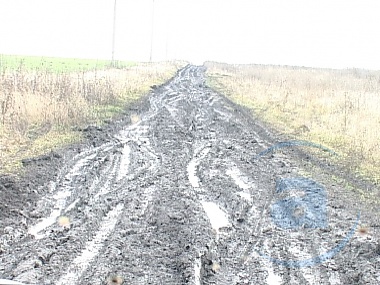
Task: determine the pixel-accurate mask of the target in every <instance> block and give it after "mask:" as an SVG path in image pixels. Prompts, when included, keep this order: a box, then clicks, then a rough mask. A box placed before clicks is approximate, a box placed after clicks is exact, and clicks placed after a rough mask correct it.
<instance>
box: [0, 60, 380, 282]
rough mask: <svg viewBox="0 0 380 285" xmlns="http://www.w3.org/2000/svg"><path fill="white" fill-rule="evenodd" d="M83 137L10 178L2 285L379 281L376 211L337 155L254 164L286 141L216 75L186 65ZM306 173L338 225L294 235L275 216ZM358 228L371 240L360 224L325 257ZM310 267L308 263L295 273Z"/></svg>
mask: <svg viewBox="0 0 380 285" xmlns="http://www.w3.org/2000/svg"><path fill="white" fill-rule="evenodd" d="M132 114H133V116H132V117H131V115H132ZM81 131H83V132H84V133H85V134H86V136H87V141H86V143H85V144H81V145H73V146H71V147H69V148H67V149H63V150H59V151H56V152H54V153H51V154H49V155H46V156H43V157H40V158H37V159H29V160H25V161H24V162H23V164H24V166H25V174H24V176H23V177H22V178H14V177H1V179H0V195H1V200H0V215H1V221H0V226H1V229H0V247H1V248H0V278H4V279H10V280H14V281H19V282H23V283H24V284H107V282H110V281H109V280H110V278H112V276H119V277H121V278H122V279H123V282H124V283H123V284H196V285H201V284H202V285H203V284H223V285H224V284H225V285H231V284H236V285H238V284H239V285H240V284H379V283H380V247H379V227H380V222H379V218H378V209H377V208H376V206H374V205H372V204H371V205H368V204H366V203H365V202H363V201H361V200H360V199H359V198H358V195H357V194H356V193H355V192H353V191H349V190H348V189H346V187H345V183H344V177H343V178H342V181H343V182H339V181H337V180H333V179H331V176H332V175H331V173H332V172H331V168H334V167H333V166H331V164H330V163H329V157H328V155H326V154H322V155H321V156H320V157H319V156H318V155H316V154H314V155H316V156H318V161H319V163H315V160H314V159H312V158H311V155H309V154H308V153H307V149H305V148H301V149H298V148H289V149H286V150H282V151H276V152H273V153H270V154H268V155H265V156H263V157H262V158H260V159H256V160H255V159H253V158H255V157H257V155H258V154H259V153H262V152H263V151H264V150H265V149H267V148H269V147H270V146H272V145H273V144H275V143H277V142H279V141H281V140H282V139H283V137H281V136H280V135H278V134H275V133H273V132H272V131H271V130H270V129H269V128H268V127H266V126H265V125H264V124H262V123H261V122H260V121H259V120H257V119H254V118H252V117H251V116H250V115H249V114H248V112H247V111H246V110H244V109H242V108H240V107H238V106H236V105H235V104H233V103H232V102H230V101H229V100H228V99H226V98H225V97H224V96H222V95H221V94H218V93H217V92H215V91H214V90H212V89H210V88H209V87H207V86H206V84H205V68H204V67H197V66H191V65H189V66H187V67H185V68H184V69H182V70H180V71H179V72H178V73H177V75H176V76H175V77H174V78H173V79H172V80H170V81H169V82H167V83H166V84H164V85H162V86H154V87H152V91H151V93H150V94H149V96H147V98H146V99H144V100H143V101H141V102H139V104H137V105H136V106H134V109H129V110H126V111H125V114H124V116H122V117H121V118H120V119H118V120H116V121H114V122H110V123H109V124H108V125H106V126H104V127H102V128H98V127H88V128H85V129H82V130H81ZM321 161H322V162H324V163H321ZM326 165H328V166H329V167H325V166H326ZM336 169H339V168H336ZM305 176H306V177H309V178H310V179H313V180H315V181H318V183H321V184H323V186H324V188H325V191H326V197H325V200H326V201H324V202H325V203H326V215H327V217H328V226H327V227H324V228H307V227H305V228H302V229H297V230H295V229H283V228H281V227H279V226H278V225H276V223H274V220H273V215H271V214H272V213H271V209H272V208H271V205H273V204H275V203H276V201H278V200H279V199H282V198H283V197H281V196H280V195H279V194H278V193H277V192H276V181H278V179H279V178H292V177H305ZM366 191H376V189H375V188H374V189H371V188H367V190H366ZM322 202H323V201H322ZM322 202H321V203H322ZM358 212H359V213H360V222H359V221H358V220H357V216H358ZM301 214H302V213H301ZM60 217H65V218H64V219H62V218H61V219H60ZM356 222H358V223H359V224H365V225H367V226H368V229H369V230H368V232H364V233H363V235H359V234H357V233H356V228H354V235H353V236H352V237H351V238H350V239H349V240H348V242H347V243H346V244H345V246H344V247H342V248H341V249H340V250H339V251H338V252H336V253H335V254H334V255H333V256H329V258H327V259H326V260H322V259H323V258H319V259H318V258H316V257H318V256H323V254H324V253H326V252H328V251H329V250H331V249H333V248H336V247H337V245H339V243H340V242H342V241H344V239H345V237H346V236H347V234H348V233H349V232H350V229H351V228H352V227H353V225H355V223H356ZM299 260H309V264H308V263H307V262H306V264H308V266H291V265H295V264H296V265H300V264H301V263H300V262H296V261H299ZM310 260H312V261H313V262H312V264H311V263H310ZM280 261H281V262H280ZM315 261H316V262H315ZM322 261H323V262H322ZM301 265H302V264H301ZM107 280H108V281H107ZM115 280H116V279H115ZM110 284H116V283H112V282H111V283H110Z"/></svg>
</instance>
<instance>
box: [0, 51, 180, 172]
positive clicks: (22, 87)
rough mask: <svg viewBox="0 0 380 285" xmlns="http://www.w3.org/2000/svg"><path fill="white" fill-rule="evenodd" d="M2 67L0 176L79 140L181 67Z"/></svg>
mask: <svg viewBox="0 0 380 285" xmlns="http://www.w3.org/2000/svg"><path fill="white" fill-rule="evenodd" d="M0 64H1V65H0V173H9V172H16V171H18V170H19V169H20V168H19V167H20V165H21V161H22V159H24V158H28V157H33V156H37V155H41V154H43V153H46V152H49V151H51V150H53V149H55V148H57V147H61V146H63V145H65V144H69V143H73V142H77V141H80V140H81V132H79V131H77V130H78V129H80V128H81V127H84V126H87V125H102V124H104V123H105V122H107V121H109V120H110V119H112V118H113V117H115V116H117V115H119V114H120V113H122V112H123V110H124V109H125V108H126V107H127V106H128V104H132V103H133V102H135V101H136V100H138V99H139V98H141V97H142V96H143V95H145V94H147V93H148V91H149V89H150V86H152V85H157V84H161V83H163V82H165V81H167V80H168V79H169V78H171V77H172V76H173V75H174V74H175V72H176V71H177V69H178V68H180V67H181V66H183V65H184V63H180V62H163V63H130V62H117V63H116V67H117V68H116V67H113V66H115V64H111V62H110V61H99V60H82V59H61V58H44V57H21V56H9V55H1V56H0ZM131 119H132V120H135V116H132V118H131Z"/></svg>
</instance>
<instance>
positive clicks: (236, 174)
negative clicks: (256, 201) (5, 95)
mask: <svg viewBox="0 0 380 285" xmlns="http://www.w3.org/2000/svg"><path fill="white" fill-rule="evenodd" d="M226 174H227V175H228V176H229V177H231V178H232V179H233V180H234V182H235V184H236V185H237V186H239V188H241V189H243V190H247V189H249V188H251V186H249V185H248V184H247V183H246V182H244V181H243V179H242V177H243V174H242V173H241V172H240V170H239V169H238V168H236V167H234V168H232V169H228V170H227V171H226Z"/></svg>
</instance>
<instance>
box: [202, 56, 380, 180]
mask: <svg viewBox="0 0 380 285" xmlns="http://www.w3.org/2000/svg"><path fill="white" fill-rule="evenodd" d="M206 66H207V68H208V72H207V73H208V81H209V84H210V85H211V86H213V87H215V88H216V89H218V90H219V91H221V92H223V93H224V94H227V95H228V96H229V97H230V98H231V99H232V100H233V101H235V102H236V103H238V104H241V105H244V106H247V107H249V108H250V109H252V111H253V113H254V114H255V115H256V116H259V117H260V118H261V119H263V120H264V121H266V122H268V123H270V124H271V125H273V126H274V127H275V128H276V129H277V130H278V131H280V132H282V133H284V134H287V136H288V137H289V138H294V139H304V140H309V141H312V142H314V143H319V144H322V145H325V146H327V147H329V148H331V149H333V150H334V151H336V152H338V153H339V154H340V156H339V157H340V163H342V165H343V166H344V167H346V168H348V169H349V170H350V171H352V172H354V173H358V174H360V175H362V176H365V177H368V178H370V179H371V180H372V181H374V182H375V183H380V109H379V107H380V71H368V70H359V69H347V70H332V69H313V68H301V67H291V66H271V65H228V64H220V63H212V62H208V63H207V64H206Z"/></svg>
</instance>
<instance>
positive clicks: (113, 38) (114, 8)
mask: <svg viewBox="0 0 380 285" xmlns="http://www.w3.org/2000/svg"><path fill="white" fill-rule="evenodd" d="M115 30H116V0H115V2H114V5H113V31H112V66H113V67H115V34H116V33H115Z"/></svg>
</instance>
